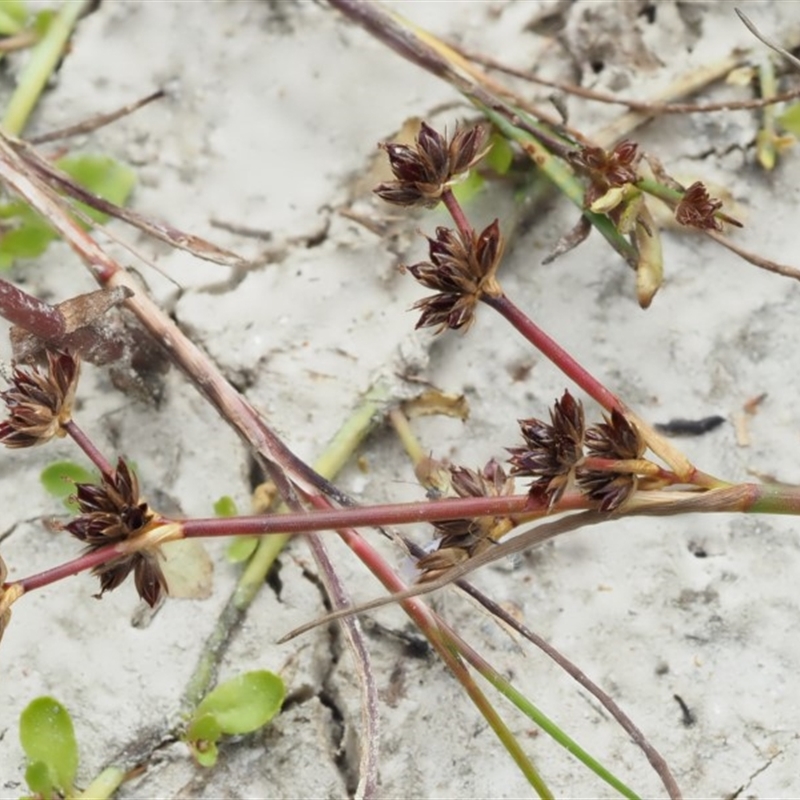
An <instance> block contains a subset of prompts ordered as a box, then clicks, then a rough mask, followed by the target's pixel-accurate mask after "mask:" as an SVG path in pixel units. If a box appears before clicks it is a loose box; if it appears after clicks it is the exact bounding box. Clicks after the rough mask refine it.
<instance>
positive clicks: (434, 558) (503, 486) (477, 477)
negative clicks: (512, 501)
mask: <svg viewBox="0 0 800 800" xmlns="http://www.w3.org/2000/svg"><path fill="white" fill-rule="evenodd" d="M449 469H450V485H451V486H452V488H453V491H454V492H455V493H456V494H457V495H458V496H459V497H504V496H507V495H510V494H512V493H513V491H514V480H513V478H509V477H508V476H507V475H506V472H505V470H504V469H503V468H502V466H500V464H498V463H497V462H496V461H495V460H494V459H492V460H491V461H489V462H488V463H487V464H486V466H485V467H484V468H483V469H482V470H480V471H475V470H471V469H467V468H466V467H456V466H451V467H450V468H449ZM433 526H434V528H435V529H436V533H437V535H438V536H440V537H441V541H440V542H439V547H438V549H437V550H434V552H432V553H430V554H429V555H427V556H424V557H423V558H421V559H420V560H419V561H418V562H417V568H418V569H419V570H420V571H421V572H422V577H421V578H420V581H426V580H431V579H433V578H435V577H438V576H439V575H440V574H441V573H442V572H443V571H445V570H446V569H449V568H450V567H453V566H455V565H456V564H460V563H461V562H463V561H466V560H467V559H469V558H472V557H473V556H476V555H478V554H479V553H482V552H483V551H484V550H486V549H488V548H489V547H491V545H492V544H493V543H494V542H496V541H497V540H498V539H500V538H501V537H503V536H505V534H506V533H508V532H509V531H510V530H511V529H512V528H513V526H514V525H513V522H512V521H511V519H510V518H509V517H503V516H500V517H476V518H463V519H448V520H441V521H439V522H435V523H433Z"/></svg>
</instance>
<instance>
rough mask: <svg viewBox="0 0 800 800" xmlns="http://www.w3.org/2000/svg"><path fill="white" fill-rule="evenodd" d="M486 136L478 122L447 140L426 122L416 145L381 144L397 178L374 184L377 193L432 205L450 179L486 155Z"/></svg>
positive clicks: (394, 199) (409, 203)
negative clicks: (476, 124)
mask: <svg viewBox="0 0 800 800" xmlns="http://www.w3.org/2000/svg"><path fill="white" fill-rule="evenodd" d="M485 140H486V133H485V131H484V129H483V128H482V127H480V126H475V127H473V128H467V129H459V130H457V131H456V132H455V134H454V135H453V137H452V139H451V140H450V141H449V142H448V141H447V139H446V137H445V136H443V135H442V134H440V133H438V132H437V131H435V130H434V129H433V128H431V127H430V126H429V125H427V124H426V123H424V122H423V123H422V126H421V128H420V132H419V133H418V134H417V138H416V142H415V144H414V146H413V147H409V146H408V145H404V144H395V143H393V142H388V143H384V144H381V145H380V147H381V148H383V150H385V151H386V154H387V155H388V156H389V166H390V167H391V170H392V173H393V174H394V176H395V178H396V179H397V180H394V181H390V182H389V183H382V184H380V185H379V186H377V187H375V190H374V191H375V194H377V195H378V196H379V197H381V198H382V199H384V200H386V201H387V202H389V203H394V204H396V205H401V206H416V205H421V206H427V207H429V208H433V207H434V206H436V205H437V204H438V203H439V200H440V199H441V196H442V192H443V191H444V190H445V189H446V188H447V186H448V184H449V183H450V181H452V180H453V178H454V177H456V176H457V175H459V174H460V173H462V172H465V171H466V170H468V169H469V168H470V167H472V166H473V165H474V164H475V163H476V162H477V161H479V160H480V159H481V158H483V156H484V154H485V152H486V151H485V150H484V149H482V148H483V145H484V142H485Z"/></svg>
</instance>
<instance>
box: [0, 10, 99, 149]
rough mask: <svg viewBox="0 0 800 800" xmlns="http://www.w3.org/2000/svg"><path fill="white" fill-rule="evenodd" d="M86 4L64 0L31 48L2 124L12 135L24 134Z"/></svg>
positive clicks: (4, 129)
mask: <svg viewBox="0 0 800 800" xmlns="http://www.w3.org/2000/svg"><path fill="white" fill-rule="evenodd" d="M87 6H88V1H87V0H68V2H65V3H63V4H62V6H61V8H60V10H59V12H58V14H57V15H56V17H55V19H53V21H52V22H51V23H50V27H49V28H48V30H47V33H46V34H45V36H44V38H43V39H42V40H41V41H40V42H39V43H38V44H37V45H36V47H34V48H33V50H31V53H30V60H29V61H28V63H27V65H26V67H25V69H24V70H23V72H22V75H21V76H20V79H19V84H18V85H17V88H16V90H15V91H14V94H13V95H12V96H11V100H10V101H9V103H8V106H7V108H6V113H5V115H4V116H3V121H2V123H0V125H1V126H2V128H3V131H5V133H10V134H11V135H12V136H17V135H18V134H20V133H22V129H23V128H24V127H25V124H26V123H27V121H28V117H29V116H30V114H31V112H32V111H33V108H34V106H35V105H36V103H37V101H38V100H39V97H40V95H41V94H42V92H43V91H44V88H45V86H47V81H48V80H50V76H51V75H52V74H53V71H54V70H55V68H56V66H57V65H58V62H59V60H60V59H61V57H62V56H63V55H64V50H65V48H66V46H67V42H68V41H69V37H70V36H71V35H72V31H73V30H74V29H75V25H76V24H77V22H78V20H79V19H80V17H81V15H82V14H83V12H84V11H85V10H86V7H87Z"/></svg>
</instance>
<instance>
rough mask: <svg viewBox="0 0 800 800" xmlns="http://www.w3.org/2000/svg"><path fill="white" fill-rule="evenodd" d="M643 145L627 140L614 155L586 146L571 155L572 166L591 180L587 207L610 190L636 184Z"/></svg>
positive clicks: (601, 149) (586, 202)
mask: <svg viewBox="0 0 800 800" xmlns="http://www.w3.org/2000/svg"><path fill="white" fill-rule="evenodd" d="M638 151H639V146H638V145H637V144H636V143H635V142H632V141H630V140H629V139H624V140H623V141H621V142H620V143H619V144H618V145H617V146H616V147H615V148H614V149H613V150H611V151H610V152H608V151H606V150H604V149H603V148H602V147H592V146H585V147H582V148H580V149H579V150H577V151H576V152H574V153H572V154H571V155H570V161H571V163H572V164H573V165H574V166H575V167H577V168H578V170H579V171H581V172H583V173H584V174H585V175H586V176H587V177H588V178H589V187H588V188H587V190H586V196H585V198H584V205H586V206H587V207H588V206H590V205H592V203H593V202H594V201H595V200H597V199H598V198H599V197H602V196H603V195H604V194H605V193H606V192H607V191H608V190H609V189H611V188H613V187H616V186H624V185H625V184H630V183H635V182H636V180H637V175H636V164H637V162H638V160H639V155H638Z"/></svg>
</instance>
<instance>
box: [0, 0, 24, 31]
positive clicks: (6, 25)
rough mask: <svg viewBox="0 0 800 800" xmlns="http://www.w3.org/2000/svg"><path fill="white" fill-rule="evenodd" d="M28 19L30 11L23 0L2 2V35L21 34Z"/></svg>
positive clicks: (0, 20)
mask: <svg viewBox="0 0 800 800" xmlns="http://www.w3.org/2000/svg"><path fill="white" fill-rule="evenodd" d="M27 19H28V11H27V10H26V8H25V3H24V2H22V0H2V2H0V35H2V36H13V35H14V34H15V33H19V32H20V31H21V30H22V29H23V28H24V27H25V22H26V21H27Z"/></svg>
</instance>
